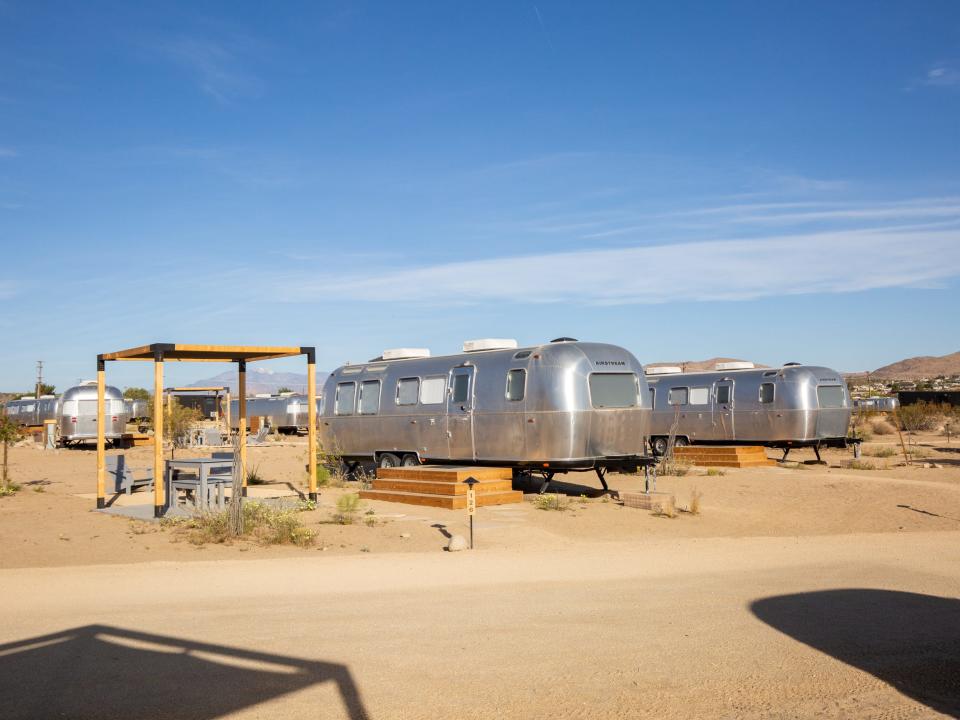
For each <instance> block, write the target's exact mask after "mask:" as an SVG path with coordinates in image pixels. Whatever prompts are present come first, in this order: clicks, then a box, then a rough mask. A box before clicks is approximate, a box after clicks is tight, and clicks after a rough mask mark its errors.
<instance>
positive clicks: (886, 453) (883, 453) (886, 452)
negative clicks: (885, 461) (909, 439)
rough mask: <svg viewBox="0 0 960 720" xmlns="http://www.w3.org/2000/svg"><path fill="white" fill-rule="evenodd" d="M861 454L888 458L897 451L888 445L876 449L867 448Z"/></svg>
mask: <svg viewBox="0 0 960 720" xmlns="http://www.w3.org/2000/svg"><path fill="white" fill-rule="evenodd" d="M863 454H864V455H867V456H869V457H876V458H888V457H893V456H894V455H896V454H897V451H896V450H895V449H894V448H893V447H891V446H890V445H881V446H880V447H878V448H867V449H866V450H864V451H863Z"/></svg>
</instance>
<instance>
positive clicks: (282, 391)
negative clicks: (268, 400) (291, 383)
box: [277, 385, 293, 395]
mask: <svg viewBox="0 0 960 720" xmlns="http://www.w3.org/2000/svg"><path fill="white" fill-rule="evenodd" d="M286 392H293V390H291V389H290V388H288V387H287V386H286V385H284V386H283V387H282V388H280V389H279V390H277V395H281V394H283V393H286Z"/></svg>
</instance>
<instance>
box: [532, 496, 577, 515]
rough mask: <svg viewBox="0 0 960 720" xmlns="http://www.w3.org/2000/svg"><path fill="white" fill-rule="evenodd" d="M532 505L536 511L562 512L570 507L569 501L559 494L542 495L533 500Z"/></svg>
mask: <svg viewBox="0 0 960 720" xmlns="http://www.w3.org/2000/svg"><path fill="white" fill-rule="evenodd" d="M533 504H534V505H535V506H536V508H537V510H559V511H560V512H563V511H564V510H567V509H568V508H569V507H570V501H569V500H568V499H567V496H566V495H561V494H560V493H543V494H542V495H537V496H536V497H534V498H533Z"/></svg>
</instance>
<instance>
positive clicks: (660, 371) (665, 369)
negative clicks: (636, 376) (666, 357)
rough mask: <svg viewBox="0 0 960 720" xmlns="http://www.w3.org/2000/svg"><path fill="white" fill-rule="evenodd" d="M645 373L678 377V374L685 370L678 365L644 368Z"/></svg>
mask: <svg viewBox="0 0 960 720" xmlns="http://www.w3.org/2000/svg"><path fill="white" fill-rule="evenodd" d="M643 372H644V374H646V375H676V374H677V373H682V372H683V368H679V367H677V366H676V365H663V366H661V367H648V368H644V369H643Z"/></svg>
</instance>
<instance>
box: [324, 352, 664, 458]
mask: <svg viewBox="0 0 960 720" xmlns="http://www.w3.org/2000/svg"><path fill="white" fill-rule="evenodd" d="M599 376H607V377H599ZM609 376H618V377H609ZM521 387H522V390H521ZM322 398H323V401H322V405H321V413H320V427H319V433H320V434H319V439H320V443H321V447H322V448H324V450H325V451H326V452H329V453H333V454H336V455H338V456H340V457H342V458H343V459H344V460H345V461H347V462H350V461H354V462H364V461H371V460H372V461H375V462H380V463H381V464H383V460H384V458H400V459H402V460H403V462H404V463H407V462H408V461H409V462H410V463H411V464H412V463H413V462H428V463H446V464H458V463H470V464H485V465H497V466H509V467H515V468H526V469H531V470H533V469H535V470H539V471H541V472H544V471H546V472H549V473H552V472H554V471H565V470H590V469H594V470H598V472H599V470H601V469H613V470H617V469H636V467H637V466H638V462H639V464H645V463H646V462H648V461H649V458H648V457H646V437H647V431H648V424H649V416H650V404H649V395H648V393H647V384H646V380H645V379H644V375H643V367H642V365H641V364H640V362H639V361H638V360H637V359H636V358H635V357H634V356H633V355H632V354H631V353H630V352H628V351H627V350H625V349H623V348H621V347H617V346H614V345H606V344H600V343H586V342H575V341H571V342H553V343H548V344H544V345H539V346H535V347H528V348H509V349H495V350H484V351H479V352H466V353H461V354H458V355H449V356H444V357H422V358H408V359H398V360H386V361H384V360H375V361H371V362H368V363H363V364H358V365H346V366H343V367H340V368H338V369H337V370H335V371H334V372H332V373H331V374H330V376H329V378H328V379H327V381H326V383H325V384H324V387H323V393H322Z"/></svg>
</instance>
